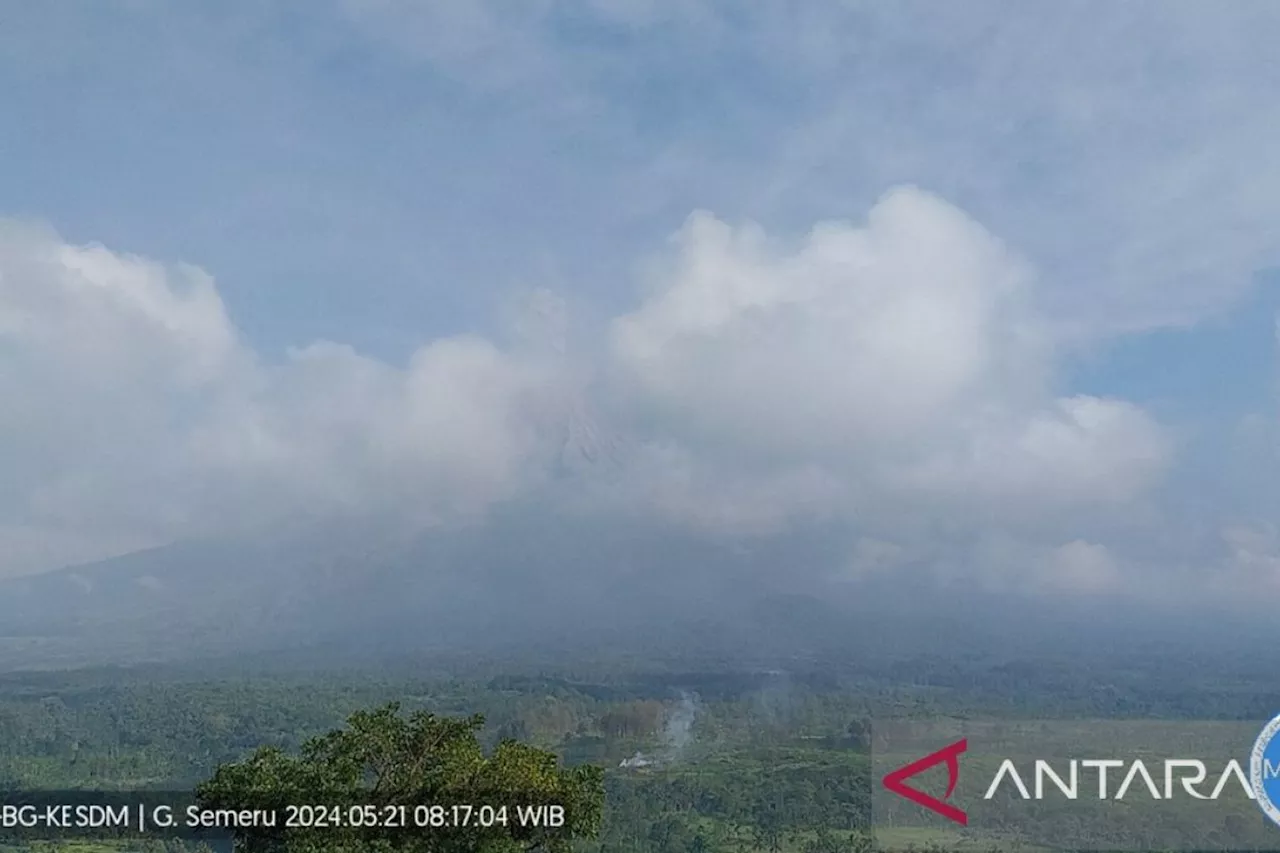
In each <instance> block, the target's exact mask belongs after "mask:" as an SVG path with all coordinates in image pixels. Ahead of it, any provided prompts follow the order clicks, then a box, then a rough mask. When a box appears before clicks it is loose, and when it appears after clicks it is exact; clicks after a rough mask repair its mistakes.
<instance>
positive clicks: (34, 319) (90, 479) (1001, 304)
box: [0, 188, 1170, 579]
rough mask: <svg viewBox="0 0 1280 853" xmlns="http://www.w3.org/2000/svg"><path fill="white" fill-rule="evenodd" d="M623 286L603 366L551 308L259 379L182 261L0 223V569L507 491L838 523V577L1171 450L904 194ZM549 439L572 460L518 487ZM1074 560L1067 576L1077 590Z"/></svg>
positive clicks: (945, 221)
mask: <svg viewBox="0 0 1280 853" xmlns="http://www.w3.org/2000/svg"><path fill="white" fill-rule="evenodd" d="M648 284H649V285H650V287H651V289H650V291H649V293H648V295H647V296H646V297H645V298H644V300H643V301H642V302H641V303H640V305H639V306H638V307H637V308H636V310H635V311H634V312H632V313H630V314H627V315H625V316H622V317H619V318H617V319H616V320H615V321H614V323H613V324H612V326H611V328H610V330H609V331H610V332H611V338H610V346H609V348H608V351H607V352H606V353H603V354H598V353H583V352H576V351H574V349H573V347H571V346H569V345H568V339H569V338H570V337H572V335H570V333H569V329H568V321H567V316H568V314H567V310H566V306H565V305H564V303H563V301H562V300H559V299H558V298H556V297H554V296H551V295H549V294H547V293H545V292H542V291H535V292H534V293H533V294H532V295H531V299H530V301H529V305H528V308H527V311H526V312H525V313H524V314H522V315H521V316H519V317H517V318H516V323H515V324H514V325H515V332H516V339H517V342H516V343H515V344H513V345H512V346H510V347H507V348H503V347H500V346H499V345H497V344H495V343H493V342H492V341H490V340H488V339H485V338H481V337H475V336H458V337H451V338H444V339H439V340H435V341H432V342H430V343H427V344H425V345H424V346H422V347H420V348H419V349H418V350H417V351H416V352H415V353H413V355H412V356H411V357H410V358H409V359H408V360H407V362H406V363H405V364H404V365H392V364H388V363H386V362H383V361H380V360H377V359H374V358H370V357H368V356H366V355H363V354H361V353H359V352H357V351H355V350H354V349H352V348H351V347H349V346H345V345H341V344H337V343H331V342H319V343H315V344H311V345H309V346H305V347H301V348H297V349H294V350H290V351H289V352H287V353H286V354H285V356H284V357H283V358H282V359H280V360H271V359H268V358H265V357H264V356H263V355H262V354H260V353H257V352H255V351H254V350H253V349H252V348H251V347H250V346H249V345H248V344H247V343H246V342H245V341H244V340H243V339H242V336H241V335H240V334H239V333H238V331H237V329H236V328H235V326H234V325H233V324H232V322H231V320H230V318H229V317H228V314H227V312H226V310H225V309H224V306H223V304H222V301H221V299H220V298H219V295H218V292H217V289H216V287H215V286H214V283H213V280H212V279H211V278H210V277H209V276H208V275H207V274H205V273H203V272H201V271H200V270H196V269H192V268H189V267H183V266H165V265H162V264H158V263H156V262H153V261H150V260H146V259H142V258H136V257H131V256H126V255H122V254H118V253H115V252H112V251H110V250H108V249H105V248H102V247H77V246H71V245H68V244H67V243H65V242H64V241H62V240H61V239H60V238H59V237H58V236H57V235H56V234H54V233H53V232H51V231H49V230H47V229H39V228H34V227H31V226H28V225H23V224H17V223H7V224H4V225H2V226H0V356H2V358H0V390H3V392H4V394H5V399H6V400H13V401H21V405H11V406H7V407H5V409H4V411H3V412H2V413H0V448H2V451H0V452H3V454H4V456H3V462H4V467H5V469H6V471H11V472H12V474H11V476H9V477H8V478H7V480H6V482H5V484H4V486H3V488H2V489H0V542H8V543H9V544H10V545H12V548H10V549H9V556H8V557H6V558H5V560H4V561H3V562H2V563H0V572H13V571H21V570H27V569H30V568H39V567H49V566H52V565H55V564H56V562H57V561H66V560H69V559H88V558H90V557H96V556H105V555H107V554H109V553H112V552H116V551H119V550H127V549H130V548H134V547H138V546H140V545H146V544H157V543H160V542H165V541H170V540H173V539H177V538H182V537H187V536H192V535H198V534H219V533H225V532H227V531H234V530H237V529H242V528H245V527H250V526H255V525H263V524H270V523H273V522H276V521H287V520H290V519H292V518H294V517H297V516H313V517H321V518H323V517H326V516H329V515H333V514H347V515H350V514H356V515H367V516H376V517H392V518H405V519H408V520H411V521H415V522H428V523H430V522H440V521H447V520H450V519H457V518H470V517H474V516H475V515H476V514H478V513H482V512H483V511H484V510H485V509H486V508H488V507H490V506H491V505H493V504H494V503H495V502H500V501H504V500H507V499H509V498H513V497H516V496H519V495H529V494H534V495H539V496H544V497H545V498H546V499H547V500H552V499H567V500H568V502H569V504H571V505H576V506H578V507H582V506H584V505H585V506H587V507H589V508H590V510H591V511H593V512H598V513H602V518H604V519H605V521H604V522H603V523H608V521H607V517H608V514H609V513H610V512H615V511H616V512H622V513H626V512H634V511H636V510H637V509H640V510H642V511H645V512H656V513H658V514H659V515H661V516H663V517H665V518H668V519H671V520H675V521H678V522H680V523H683V524H687V525H691V526H694V527H697V528H699V529H702V530H707V531H713V532H716V533H719V534H728V535H730V536H735V537H737V536H744V535H747V536H767V535H770V534H773V533H776V532H778V531H780V530H783V529H784V528H785V527H786V526H787V525H788V524H789V523H791V522H793V521H795V520H797V519H801V518H803V519H810V520H812V519H825V520H828V521H830V520H835V521H837V522H839V523H840V524H845V525H847V524H855V525H857V526H858V528H859V529H860V530H861V531H862V534H863V536H864V538H863V540H862V541H863V545H864V546H865V547H863V548H862V550H861V551H857V553H855V555H854V557H853V558H852V559H853V562H854V564H855V565H860V566H863V567H864V569H865V568H867V567H868V566H870V565H871V564H875V565H877V566H880V567H881V569H882V570H883V569H885V567H886V566H888V565H889V564H890V563H896V562H901V561H902V560H906V559H907V558H908V557H910V559H911V560H912V561H915V562H919V563H922V564H923V563H928V562H929V561H930V560H933V562H938V561H939V560H941V561H942V562H944V563H945V562H947V559H944V557H945V555H942V552H941V551H940V550H939V547H938V545H937V542H940V541H944V540H936V541H935V539H931V537H932V536H933V533H932V532H931V525H936V523H937V522H938V521H939V520H940V519H949V520H950V522H951V523H953V524H960V525H962V526H964V525H968V526H969V527H970V528H973V530H975V531H978V532H980V531H981V529H982V525H983V524H985V523H988V522H985V521H984V520H983V517H982V515H981V512H975V511H974V510H975V508H984V507H985V508H1003V510H1002V511H1003V512H1005V514H1006V516H1007V518H1006V519H1005V521H1006V522H1008V523H1014V521H1013V520H1016V519H1017V518H1023V519H1026V518H1039V519H1041V520H1043V519H1044V518H1051V519H1052V518H1056V517H1057V516H1056V514H1057V513H1059V512H1060V511H1061V510H1062V509H1063V507H1064V506H1065V507H1072V506H1080V505H1085V506H1088V505H1093V504H1098V503H1099V502H1107V501H1110V502H1119V501H1125V500H1127V499H1130V498H1132V497H1134V496H1136V495H1139V494H1141V493H1142V491H1143V489H1144V488H1145V487H1146V486H1147V485H1148V484H1149V483H1150V482H1151V480H1152V479H1153V478H1154V477H1155V476H1157V475H1158V474H1159V472H1160V470H1161V468H1162V465H1163V464H1164V462H1165V459H1166V456H1167V454H1168V452H1169V450H1170V448H1169V445H1168V442H1167V440H1166V439H1165V437H1164V435H1163V432H1162V430H1161V428H1160V427H1159V426H1158V425H1157V424H1155V423H1154V422H1153V421H1152V420H1151V419H1150V418H1149V417H1148V416H1147V415H1146V414H1145V413H1144V412H1143V411H1142V410H1141V409H1139V408H1138V407H1136V406H1133V405H1132V404H1129V403H1125V402H1123V401H1112V400H1100V399H1096V398H1091V397H1076V396H1072V397H1058V396H1056V395H1055V394H1054V393H1053V389H1052V374H1053V368H1054V359H1055V355H1056V354H1055V351H1054V348H1053V346H1052V342H1051V341H1050V339H1049V338H1048V337H1047V336H1046V335H1045V334H1044V333H1043V326H1044V324H1043V322H1042V320H1041V318H1040V317H1039V316H1038V315H1037V314H1036V312H1035V310H1034V309H1033V307H1032V302H1031V300H1030V299H1029V295H1030V294H1031V293H1032V288H1033V287H1034V278H1033V276H1032V274H1031V271H1030V270H1029V269H1028V268H1027V267H1026V266H1025V265H1024V264H1023V263H1022V262H1020V261H1019V260H1018V259H1017V258H1016V257H1014V256H1013V255H1012V254H1011V253H1010V252H1009V251H1008V250H1007V249H1006V248H1005V247H1004V246H1003V245H1002V244H1001V243H1000V242H999V241H998V240H997V239H995V238H994V237H992V236H991V235H990V234H989V233H987V232H986V231H985V230H984V229H983V228H982V227H981V226H980V225H978V224H977V223H976V222H974V221H973V220H972V219H971V218H969V217H968V216H966V215H965V214H964V213H963V212H961V211H960V210H958V209H956V208H955V207H953V206H951V205H949V204H947V203H945V202H943V201H942V200H940V199H938V198H935V197H933V196H931V195H929V194H927V193H924V192H922V191H919V190H916V189H911V188H906V189H901V190H897V191H895V192H893V193H890V194H889V195H888V196H886V197H885V198H884V200H883V201H882V202H881V203H880V204H878V205H876V206H875V207H874V208H873V209H872V210H871V212H870V214H869V217H868V220H867V223H866V224H865V226H855V225H853V224H849V223H842V222H832V223H825V224H822V225H819V226H817V227H816V228H814V229H813V230H812V231H811V232H810V233H809V234H808V235H807V236H806V237H805V238H804V239H803V240H801V241H798V242H795V243H791V244H783V243H782V242H779V241H777V240H773V239H770V238H769V237H767V236H766V235H765V234H764V233H763V232H761V231H760V230H759V229H757V228H754V227H751V226H746V227H743V228H739V229H734V228H731V227H729V226H727V225H725V224H723V223H721V222H719V221H718V220H716V219H715V218H713V217H712V216H710V215H708V214H698V215H695V216H694V217H692V218H691V219H690V220H689V222H688V223H687V225H686V227H685V228H684V229H683V230H682V231H681V232H680V233H679V235H678V237H677V240H676V244H675V247H674V249H673V252H672V253H671V257H669V258H668V262H667V263H662V264H659V265H657V266H655V267H654V269H653V271H652V276H651V278H650V280H649V282H648ZM588 337H590V336H588ZM599 355H603V356H604V358H598V357H596V358H593V357H592V356H599ZM592 362H593V363H595V368H594V372H595V376H594V379H595V382H594V385H592V384H590V382H589V380H590V378H591V374H592V368H591V367H590V366H589V364H588V363H592ZM584 389H591V390H590V396H594V397H595V398H596V399H589V396H588V392H587V391H586V390H584ZM596 402H607V404H608V405H606V406H605V409H606V410H608V411H609V412H610V416H609V417H601V416H599V415H592V414H590V411H591V410H592V409H594V408H595V403H596ZM566 440H567V441H568V442H570V443H571V444H574V445H575V447H574V448H573V449H574V450H575V452H577V453H579V455H581V456H582V460H579V461H580V462H581V461H585V462H586V464H585V466H583V465H579V466H578V468H577V469H575V470H574V471H571V472H569V473H567V474H566V473H564V471H561V476H560V479H559V480H558V485H557V488H556V489H555V490H553V491H546V492H543V491H539V490H540V489H542V488H543V487H544V486H547V485H549V484H550V483H551V482H552V479H553V478H554V477H555V476H556V471H557V470H558V466H561V467H563V465H564V463H565V446H564V445H565V442H566ZM570 467H572V466H570ZM584 469H585V470H584ZM971 532H972V531H971ZM975 535H976V534H975ZM1058 541H1062V539H1061V538H1060V539H1059V540H1058ZM877 542H893V543H895V544H894V545H893V547H894V548H901V550H897V551H892V552H891V551H887V550H885V549H884V548H880V549H879V550H876V548H875V547H873V546H874V543H877ZM897 543H901V544H900V545H899V544H897ZM95 548H96V550H95ZM868 549H870V550H868ZM855 550H856V549H855ZM940 555H941V556H940ZM1079 556H1080V555H1078V554H1074V552H1071V553H1067V554H1066V556H1065V557H1064V559H1066V558H1068V557H1071V558H1073V559H1072V560H1069V561H1068V562H1070V563H1071V565H1070V566H1068V567H1067V569H1064V571H1068V569H1069V572H1068V573H1076V574H1081V575H1082V576H1088V577H1093V576H1094V575H1096V574H1097V572H1096V571H1094V575H1089V574H1088V572H1086V571H1085V569H1086V568H1088V567H1087V566H1085V567H1084V568H1081V565H1083V564H1082V562H1081V560H1083V558H1081V559H1074V557H1079ZM1085 556H1087V555H1085ZM891 557H892V559H890V558H891ZM864 564H865V565H864ZM1064 565H1065V564H1064ZM1096 568H1097V567H1096V566H1094V569H1096ZM806 571H807V569H806ZM1095 579H1096V578H1095Z"/></svg>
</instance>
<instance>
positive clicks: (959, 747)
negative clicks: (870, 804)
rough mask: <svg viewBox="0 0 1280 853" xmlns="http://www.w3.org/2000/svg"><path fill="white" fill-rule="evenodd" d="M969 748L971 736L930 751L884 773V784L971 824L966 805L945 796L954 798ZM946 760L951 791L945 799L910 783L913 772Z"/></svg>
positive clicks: (914, 801)
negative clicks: (908, 781) (932, 795)
mask: <svg viewBox="0 0 1280 853" xmlns="http://www.w3.org/2000/svg"><path fill="white" fill-rule="evenodd" d="M968 748H969V739H968V738H961V739H960V740H958V741H956V742H955V743H953V744H950V745H949V746H944V747H943V748H942V749H940V750H938V751H937V752H931V753H929V754H928V755H926V756H925V757H924V758H921V759H919V760H918V761H913V762H911V763H910V764H908V765H906V766H904V767H899V768H898V769H897V770H895V771H893V772H892V773H890V774H889V775H887V776H885V777H884V786H885V788H887V789H888V790H890V791H892V792H893V793H895V794H897V795H898V796H899V797H906V798H907V799H908V800H910V801H911V802H913V803H915V804H916V805H919V806H923V807H924V808H926V809H928V810H929V811H931V812H936V813H937V814H940V815H942V816H943V817H945V818H946V819H947V820H950V821H953V822H955V823H958V824H960V825H961V826H968V825H969V816H968V815H967V814H965V813H964V810H963V809H959V808H956V807H955V806H953V805H951V804H950V803H947V802H943V800H948V799H950V798H951V794H952V793H954V792H955V789H956V783H957V782H959V781H960V754H961V753H963V752H964V751H965V750H967V749H968ZM944 761H945V762H946V764H947V792H946V793H945V794H943V795H942V800H939V799H938V798H937V797H931V796H929V795H928V794H926V793H925V792H924V791H921V790H920V789H918V788H912V787H911V786H910V785H908V784H907V780H908V779H910V778H911V777H912V776H915V775H917V774H919V773H923V772H924V771H926V770H928V769H929V768H930V767H935V766H937V765H939V764H942V763H943V762H944Z"/></svg>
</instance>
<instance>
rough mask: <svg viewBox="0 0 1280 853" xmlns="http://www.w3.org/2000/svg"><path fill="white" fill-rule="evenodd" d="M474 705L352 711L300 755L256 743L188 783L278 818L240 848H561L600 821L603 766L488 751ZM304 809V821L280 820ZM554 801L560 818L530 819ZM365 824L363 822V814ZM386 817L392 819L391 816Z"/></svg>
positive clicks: (256, 851)
mask: <svg viewBox="0 0 1280 853" xmlns="http://www.w3.org/2000/svg"><path fill="white" fill-rule="evenodd" d="M483 725H484V720H483V718H482V717H480V716H473V717H468V718H461V719H457V718H449V717H438V716H435V715H434V714H429V713H425V712H418V713H415V714H412V715H410V716H409V717H408V718H405V717H403V716H401V714H400V709H399V705H398V704H395V703H393V704H390V705H386V706H384V707H382V708H379V709H377V710H374V711H362V712H358V713H356V714H353V715H352V716H351V717H350V718H349V719H348V721H347V726H346V728H344V729H338V730H336V731H333V732H330V733H329V734H327V735H323V736H321V737H318V738H313V739H312V740H310V741H308V742H306V743H305V744H304V745H303V747H302V749H301V751H300V754H299V755H298V756H297V757H294V756H290V755H287V754H285V753H284V752H283V751H282V750H280V749H277V748H275V747H263V748H260V749H259V750H258V751H257V752H255V753H254V754H253V755H252V756H250V757H249V758H247V759H246V760H244V761H240V762H235V763H231V764H224V765H222V766H221V767H219V768H218V769H217V771H216V772H215V773H214V775H213V777H212V778H210V779H209V780H208V781H207V782H205V783H204V784H202V785H200V786H199V787H198V788H197V790H196V798H197V802H198V804H199V805H200V806H201V807H203V808H205V809H210V810H212V809H224V810H225V809H232V810H244V809H250V810H252V809H258V810H262V811H263V812H264V813H265V814H269V815H273V816H274V817H275V823H276V825H275V826H260V827H254V828H251V829H248V830H241V831H239V832H238V833H237V844H236V849H237V851H240V850H243V851H245V853H268V851H269V853H357V851H360V853H365V851H368V853H375V852H376V851H396V853H477V851H483V853H522V851H539V853H567V851H568V850H569V849H570V846H571V842H572V841H573V840H575V839H579V838H592V837H595V835H596V834H597V833H598V832H599V829H600V821H601V814H602V811H603V805H604V783H603V771H602V770H601V769H600V768H598V767H591V766H579V767H573V768H565V767H562V766H560V763H559V760H558V759H557V758H556V756H555V755H554V754H552V753H549V752H544V751H542V750H539V749H535V748H534V747H532V746H529V745H527V744H523V743H519V742H517V741H514V740H504V741H502V742H501V743H500V744H499V745H498V746H497V748H496V749H495V750H494V751H493V754H492V755H489V756H486V755H485V754H484V751H483V749H482V748H481V745H480V742H479V740H478V737H477V736H478V734H479V732H480V730H481V728H482V727H483ZM299 806H320V807H321V808H320V809H314V810H307V811H306V812H305V815H306V817H307V820H306V821H304V822H306V823H308V824H310V825H309V826H285V825H284V823H285V821H286V819H287V818H288V817H290V815H291V813H292V816H294V817H297V816H299V815H300V814H303V813H301V812H299V811H297V807H299ZM540 806H542V807H550V806H560V807H562V808H563V810H564V811H563V814H564V821H563V825H562V826H559V827H555V826H551V827H549V826H547V825H545V824H546V820H545V818H546V809H543V811H542V812H541V814H543V820H542V821H541V823H542V824H543V825H540V826H533V825H531V823H532V822H531V820H530V819H529V818H530V815H532V814H537V813H539V812H537V811H536V810H537V809H538V807H540ZM360 824H363V825H360ZM388 824H393V826H388Z"/></svg>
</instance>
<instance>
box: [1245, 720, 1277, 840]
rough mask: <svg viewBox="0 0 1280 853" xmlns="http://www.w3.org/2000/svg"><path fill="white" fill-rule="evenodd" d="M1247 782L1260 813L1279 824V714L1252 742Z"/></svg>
mask: <svg viewBox="0 0 1280 853" xmlns="http://www.w3.org/2000/svg"><path fill="white" fill-rule="evenodd" d="M1249 784H1250V786H1251V787H1252V788H1253V795H1254V797H1255V798H1256V799H1257V801H1258V806H1259V807H1260V808H1261V809H1262V813H1263V814H1265V815H1266V816H1267V817H1268V818H1270V819H1271V822H1272V823H1274V824H1276V825H1277V826H1280V715H1278V716H1276V717H1273V718H1272V720H1271V722H1269V723H1267V725H1266V728H1264V729H1263V730H1262V733H1261V734H1260V735H1258V739H1257V740H1256V741H1254V742H1253V752H1252V753H1250V755H1249Z"/></svg>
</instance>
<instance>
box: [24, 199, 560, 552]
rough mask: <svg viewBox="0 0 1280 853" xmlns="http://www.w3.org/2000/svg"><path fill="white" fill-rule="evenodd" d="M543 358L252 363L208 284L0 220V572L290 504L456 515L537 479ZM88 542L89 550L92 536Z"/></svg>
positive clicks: (272, 512) (350, 357)
mask: <svg viewBox="0 0 1280 853" xmlns="http://www.w3.org/2000/svg"><path fill="white" fill-rule="evenodd" d="M560 381H561V377H560V374H559V373H558V371H557V368H556V367H555V366H554V365H552V364H551V363H550V362H548V361H546V360H543V359H541V358H539V357H536V356H532V355H528V354H524V353H513V352H506V351H503V350H500V349H498V348H497V347H496V346H495V345H494V344H492V343H490V342H488V341H486V340H483V339H480V338H471V337H457V338H448V339H442V340H437V341H435V342H432V343H430V344H428V345H426V346H423V347H422V348H420V349H419V350H418V351H417V352H416V353H414V355H413V356H412V358H411V359H410V360H409V363H408V364H407V365H405V366H404V367H395V366H391V365H388V364H385V363H382V362H379V361H376V360H373V359H370V358H366V357H363V356H361V355H360V354H358V353H356V352H354V351H353V350H352V349H350V348H349V347H345V346H340V345H337V344H329V343H319V344H314V345H311V346H308V347H305V348H302V349H298V350H295V351H292V352H290V353H288V355H287V357H286V358H285V359H284V360H283V361H282V362H280V363H267V362H266V361H265V360H264V359H262V358H261V357H260V356H259V355H258V354H256V353H254V352H253V351H252V350H251V349H250V348H249V347H248V346H247V345H246V344H244V343H243V342H242V341H241V340H240V337H239V335H238V334H237V332H236V330H235V328H234V327H233V325H232V324H231V322H230V320H229V319H228V317H227V314H226V311H225V310H224V307H223V304H222V302H221V300H220V298H219V296H218V293H217V291H216V289H215V287H214V284H213V281H212V280H211V279H210V278H209V277H208V276H207V275H206V274H204V273H202V272H200V271H199V270H195V269H192V268H188V267H182V266H175V267H166V266H163V265H161V264H157V263H155V262H152V261H148V260H145V259H142V258H136V257H131V256H127V255H121V254H117V253H114V252H112V251H109V250H107V249H105V248H103V247H100V246H90V247H78V246H71V245H68V244H66V243H64V242H63V241H61V240H60V239H59V238H58V237H57V235H56V234H54V233H53V232H51V231H49V230H47V229H41V228H36V227H32V226H28V225H23V224H18V223H12V222H9V223H3V224H0V396H2V398H3V399H4V400H5V405H4V407H3V409H2V410H0V453H2V454H3V455H2V457H0V458H2V459H3V462H2V464H0V467H3V468H4V470H5V472H6V476H5V483H4V485H3V487H0V530H2V531H3V533H2V534H0V536H2V539H3V542H4V544H5V545H6V546H7V547H6V548H5V552H6V557H5V559H4V560H3V561H0V572H4V571H16V570H25V569H29V568H35V567H47V566H48V565H50V563H49V562H46V560H53V561H62V560H69V559H88V558H90V557H100V556H104V555H105V554H106V553H110V552H113V551H118V550H129V549H131V548H135V547H139V546H142V545H149V544H156V543H159V542H164V541H169V540H171V539H173V538H176V537H182V536H189V535H194V534H199V533H205V532H218V531H224V530H226V529H227V528H228V527H236V526H241V525H261V524H266V523H270V522H271V521H272V520H273V519H278V518H285V517H289V516H292V515H294V514H298V513H304V514H305V513H318V514H324V513H327V512H334V511H343V512H351V511H355V512H362V513H395V512H404V513H408V514H410V515H416V516H418V517H419V518H420V519H422V518H434V517H440V516H445V517H447V516H450V515H456V514H457V513H460V512H461V513H471V512H475V511H477V510H480V509H483V508H484V507H485V506H486V505H488V504H489V503H491V502H492V501H494V500H498V499H501V498H504V497H508V496H510V495H512V494H515V493H517V492H518V490H519V489H521V488H522V487H524V486H525V485H527V484H528V483H530V482H531V481H533V480H536V479H537V478H538V477H539V476H541V471H542V468H541V466H539V465H537V464H534V460H536V459H537V458H539V454H545V453H548V452H550V451H551V450H552V449H554V447H555V444H554V439H555V437H556V432H555V429H554V427H555V426H556V424H555V423H554V420H548V419H549V418H554V414H555V413H554V412H548V411H547V406H546V400H547V399H548V398H554V397H555V395H556V393H557V388H558V387H559V385H558V383H559V382H560ZM95 546H96V547H95Z"/></svg>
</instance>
